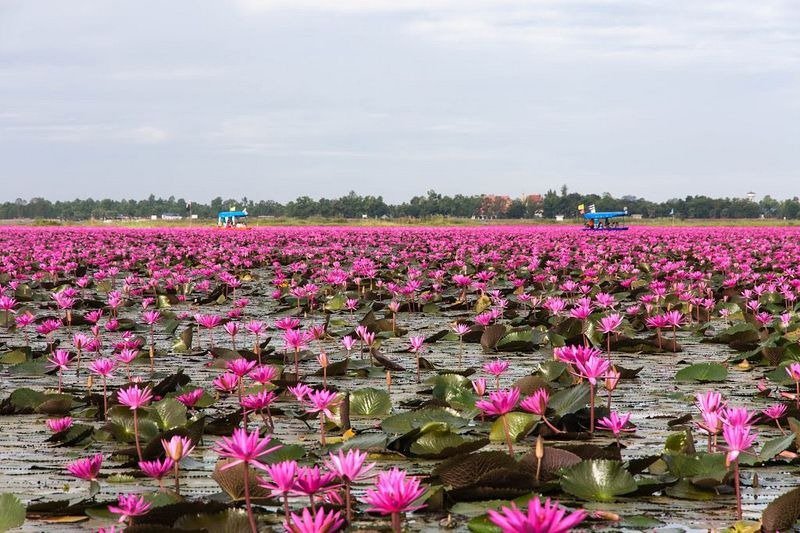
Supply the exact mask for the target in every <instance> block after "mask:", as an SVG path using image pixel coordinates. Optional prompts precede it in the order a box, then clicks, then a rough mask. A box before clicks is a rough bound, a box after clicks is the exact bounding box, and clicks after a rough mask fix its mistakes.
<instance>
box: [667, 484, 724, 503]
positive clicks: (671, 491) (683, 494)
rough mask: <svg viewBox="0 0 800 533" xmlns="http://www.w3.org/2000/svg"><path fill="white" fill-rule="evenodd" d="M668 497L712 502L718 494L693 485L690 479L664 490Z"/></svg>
mask: <svg viewBox="0 0 800 533" xmlns="http://www.w3.org/2000/svg"><path fill="white" fill-rule="evenodd" d="M664 492H666V493H667V495H668V496H672V497H673V498H679V499H681V500H694V501H711V500H713V499H714V496H716V495H717V493H716V492H714V491H713V490H710V489H704V488H701V487H698V486H695V485H693V484H692V483H691V482H690V481H689V480H688V479H682V480H680V481H679V482H677V483H676V484H675V485H672V486H671V487H667V488H666V489H664Z"/></svg>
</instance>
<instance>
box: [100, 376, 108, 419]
mask: <svg viewBox="0 0 800 533" xmlns="http://www.w3.org/2000/svg"><path fill="white" fill-rule="evenodd" d="M101 377H102V378H103V419H104V420H108V389H107V387H106V376H105V374H103V375H101Z"/></svg>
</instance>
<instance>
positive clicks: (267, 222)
mask: <svg viewBox="0 0 800 533" xmlns="http://www.w3.org/2000/svg"><path fill="white" fill-rule="evenodd" d="M625 223H626V225H628V226H630V227H670V226H675V227H798V226H800V220H791V219H790V220H780V219H774V218H765V219H760V218H755V219H753V218H734V219H704V218H698V219H682V220H681V219H677V218H676V219H674V220H673V219H672V218H645V219H638V220H627V221H626V222H625ZM248 224H249V226H250V227H292V226H297V227H303V226H341V227H347V226H352V227H405V226H417V227H481V226H575V227H580V226H581V220H580V219H578V218H574V219H565V220H561V221H556V220H550V219H490V220H480V219H471V218H457V217H430V218H396V219H361V218H321V217H311V218H289V217H275V218H252V219H250V220H249V221H248ZM0 226H31V227H48V226H53V227H57V226H63V227H94V228H104V227H105V228H215V227H216V219H196V220H185V219H184V220H151V219H139V220H110V221H102V220H66V221H60V220H50V219H7V220H0Z"/></svg>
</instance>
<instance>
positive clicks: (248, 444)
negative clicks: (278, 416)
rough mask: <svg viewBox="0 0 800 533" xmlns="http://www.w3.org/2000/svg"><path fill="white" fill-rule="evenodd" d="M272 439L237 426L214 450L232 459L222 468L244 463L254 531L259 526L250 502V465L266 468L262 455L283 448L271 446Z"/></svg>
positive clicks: (247, 498)
mask: <svg viewBox="0 0 800 533" xmlns="http://www.w3.org/2000/svg"><path fill="white" fill-rule="evenodd" d="M271 440H272V439H271V438H270V437H269V436H266V437H260V436H259V434H258V430H257V429H254V430H253V432H252V433H249V432H248V431H247V429H245V428H236V429H234V430H233V434H232V435H231V436H230V437H222V438H221V439H220V440H219V441H217V443H216V445H215V446H214V450H215V451H216V452H217V453H218V454H219V455H220V456H221V457H226V458H228V459H231V461H230V462H228V463H227V464H226V465H224V466H223V467H222V470H227V469H229V468H233V467H234V466H236V465H238V464H241V465H244V468H243V469H242V475H243V483H244V499H245V507H246V509H247V519H248V521H249V522H250V529H251V531H252V532H253V533H256V532H257V531H258V526H257V525H256V519H255V515H254V514H253V507H252V504H251V502H250V467H251V466H252V467H254V468H258V469H261V470H266V465H265V464H264V463H263V462H262V459H261V457H262V456H264V455H267V454H269V453H272V452H274V451H276V450H279V449H280V448H281V446H280V445H277V446H272V447H270V441H271Z"/></svg>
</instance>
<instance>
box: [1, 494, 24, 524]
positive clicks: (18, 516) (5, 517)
mask: <svg viewBox="0 0 800 533" xmlns="http://www.w3.org/2000/svg"><path fill="white" fill-rule="evenodd" d="M23 523H25V506H24V505H22V502H20V501H19V498H17V497H16V496H14V495H13V494H9V493H4V494H0V531H8V530H9V529H14V528H15V527H20V526H21V525H22V524H23Z"/></svg>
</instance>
